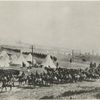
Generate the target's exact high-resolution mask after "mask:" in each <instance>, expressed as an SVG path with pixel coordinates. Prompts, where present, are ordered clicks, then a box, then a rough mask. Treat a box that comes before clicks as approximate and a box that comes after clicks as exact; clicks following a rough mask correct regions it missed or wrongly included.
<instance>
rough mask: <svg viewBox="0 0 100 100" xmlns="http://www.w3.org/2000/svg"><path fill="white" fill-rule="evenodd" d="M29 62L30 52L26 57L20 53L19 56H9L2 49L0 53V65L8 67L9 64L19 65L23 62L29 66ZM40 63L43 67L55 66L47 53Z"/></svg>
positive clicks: (30, 59)
mask: <svg viewBox="0 0 100 100" xmlns="http://www.w3.org/2000/svg"><path fill="white" fill-rule="evenodd" d="M29 62H32V55H31V54H29V55H28V56H27V57H24V56H23V54H22V53H20V55H19V57H17V56H16V55H11V58H10V57H9V55H8V54H7V52H6V51H2V52H1V53H0V67H9V66H10V64H15V65H19V66H23V64H24V65H25V66H26V67H29V66H30V63H29ZM33 64H36V60H35V59H33ZM41 65H42V66H44V67H51V68H56V66H55V64H54V62H53V61H52V59H51V57H50V55H47V57H46V58H45V60H44V62H43V63H42V64H41Z"/></svg>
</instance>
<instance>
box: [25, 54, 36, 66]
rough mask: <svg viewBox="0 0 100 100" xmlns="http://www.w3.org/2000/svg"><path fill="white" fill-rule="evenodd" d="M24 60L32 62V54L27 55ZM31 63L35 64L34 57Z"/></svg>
mask: <svg viewBox="0 0 100 100" xmlns="http://www.w3.org/2000/svg"><path fill="white" fill-rule="evenodd" d="M26 60H27V62H31V63H32V55H31V54H29V55H28V56H27V58H26ZM33 64H36V60H35V59H33Z"/></svg>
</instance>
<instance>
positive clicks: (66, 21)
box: [0, 1, 100, 52]
mask: <svg viewBox="0 0 100 100" xmlns="http://www.w3.org/2000/svg"><path fill="white" fill-rule="evenodd" d="M0 38H1V39H8V40H15V41H19V40H21V41H23V42H26V43H31V44H32V43H33V44H34V43H35V44H41V45H48V46H57V47H65V48H69V49H72V48H73V49H82V50H92V49H93V50H94V51H96V52H100V2H68V1H66V2H61V1H60V2H35V1H34V2H28V1H27V2H20V1H17V2H10V1H9V2H1V1H0Z"/></svg>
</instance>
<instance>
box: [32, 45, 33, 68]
mask: <svg viewBox="0 0 100 100" xmlns="http://www.w3.org/2000/svg"><path fill="white" fill-rule="evenodd" d="M32 67H33V45H32Z"/></svg>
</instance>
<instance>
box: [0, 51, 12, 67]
mask: <svg viewBox="0 0 100 100" xmlns="http://www.w3.org/2000/svg"><path fill="white" fill-rule="evenodd" d="M9 63H10V58H9V55H8V54H7V52H6V51H2V52H1V54H0V67H9Z"/></svg>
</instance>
